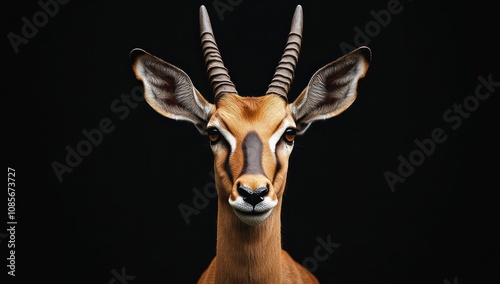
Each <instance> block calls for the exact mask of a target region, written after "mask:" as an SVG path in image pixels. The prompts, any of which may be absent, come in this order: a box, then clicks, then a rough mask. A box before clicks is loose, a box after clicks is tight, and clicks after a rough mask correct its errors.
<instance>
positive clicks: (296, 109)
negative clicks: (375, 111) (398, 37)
mask: <svg viewBox="0 0 500 284" xmlns="http://www.w3.org/2000/svg"><path fill="white" fill-rule="evenodd" d="M370 60H371V51H370V49H369V48H368V47H360V48H358V49H355V50H354V51H352V52H351V53H349V54H347V55H344V56H342V57H341V58H339V59H337V60H335V61H333V62H331V63H329V64H327V65H325V66H324V67H322V68H321V69H319V70H318V71H317V72H316V73H314V75H313V76H312V78H311V80H310V81H309V84H308V85H307V87H306V88H305V89H304V91H302V93H301V94H300V95H299V96H298V97H297V99H296V100H295V101H294V102H293V103H290V110H291V112H292V115H293V117H294V119H295V123H296V125H297V133H298V134H301V133H303V132H304V131H305V130H306V129H307V128H308V127H309V125H310V124H311V123H312V122H313V121H315V120H320V119H327V118H330V117H333V116H336V115H339V114H340V113H342V112H343V111H344V110H346V109H347V108H348V107H349V106H350V105H351V104H352V103H353V102H354V100H355V99H356V95H357V87H358V80H359V79H360V78H363V77H364V75H365V73H366V71H367V70H368V66H369V64H370Z"/></svg>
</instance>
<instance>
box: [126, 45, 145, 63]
mask: <svg viewBox="0 0 500 284" xmlns="http://www.w3.org/2000/svg"><path fill="white" fill-rule="evenodd" d="M143 54H146V51H144V50H143V49H141V48H134V49H132V50H131V51H130V54H129V56H130V59H131V60H132V62H134V61H135V60H136V59H137V58H138V57H139V56H141V55H143Z"/></svg>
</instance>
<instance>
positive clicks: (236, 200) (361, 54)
mask: <svg viewBox="0 0 500 284" xmlns="http://www.w3.org/2000/svg"><path fill="white" fill-rule="evenodd" d="M200 29H201V36H200V37H201V43H202V49H203V53H204V56H205V63H206V67H207V73H208V76H209V78H210V82H211V84H212V89H213V91H214V96H215V99H214V103H213V104H212V103H210V102H208V101H207V100H206V99H205V98H204V97H203V96H202V95H201V94H200V93H199V92H198V90H197V89H196V88H195V87H194V85H193V83H192V82H191V79H190V78H189V76H188V75H187V74H186V73H184V71H182V70H181V69H180V68H178V67H176V66H174V65H172V64H170V63H167V62H165V61H163V60H161V59H160V58H158V57H156V56H153V55H151V54H149V53H147V52H146V51H144V50H141V49H134V50H132V52H131V59H132V67H133V70H134V72H135V75H136V77H137V79H138V80H140V81H141V82H142V83H143V86H144V96H145V99H146V101H147V102H148V103H149V104H150V105H151V107H152V108H153V109H155V110H156V111H157V112H158V113H160V114H162V115H164V116H166V117H168V118H172V119H179V120H185V121H189V122H191V123H193V124H194V125H195V126H196V128H197V129H198V130H199V131H200V133H201V134H204V135H207V136H208V138H209V140H210V145H211V148H212V151H213V153H214V157H215V159H214V162H215V172H216V175H217V178H216V182H217V190H218V193H219V200H227V201H228V203H229V205H230V206H231V207H232V208H233V209H234V212H235V214H236V216H237V217H238V218H239V219H240V220H241V221H242V222H244V223H245V224H248V225H252V226H255V225H258V224H260V223H262V222H264V221H265V220H266V218H267V217H269V216H270V214H271V213H272V211H273V208H275V207H276V206H277V205H278V204H280V199H281V197H282V195H283V190H284V187H285V180H286V173H287V169H288V158H289V156H290V153H291V151H292V148H293V143H294V142H293V141H294V138H295V135H299V134H303V133H304V132H305V130H306V129H307V128H308V127H309V125H310V124H311V123H312V122H313V121H315V120H323V119H327V118H330V117H334V116H336V115H338V114H340V113H342V112H343V111H344V110H345V109H347V108H348V107H349V106H350V105H351V104H352V103H353V102H354V99H355V98H356V95H357V86H358V81H359V79H360V78H363V77H364V75H365V73H366V71H367V69H368V66H369V62H370V59H371V52H370V49H368V48H367V47H360V48H358V49H356V50H354V51H352V52H351V53H349V54H347V55H344V56H342V57H341V58H339V59H337V60H335V61H333V62H331V63H329V64H327V65H325V66H323V67H322V68H320V69H319V70H318V71H317V72H316V73H314V74H313V76H312V77H311V80H310V81H309V84H308V85H307V86H306V88H305V89H304V90H303V91H302V93H301V94H300V95H299V96H298V97H297V98H296V99H295V100H294V101H293V102H291V103H289V102H288V98H287V94H288V90H289V88H290V84H291V81H292V78H293V73H294V71H295V65H296V63H297V61H298V56H299V50H300V46H301V40H302V8H301V6H297V9H296V10H295V14H294V16H293V20H292V27H291V29H290V33H289V36H288V41H287V44H286V47H285V51H284V54H283V57H282V58H281V61H280V62H279V64H278V67H277V68H276V72H275V74H274V76H273V79H272V81H271V83H270V84H269V88H268V90H267V92H266V94H265V95H264V96H261V97H242V96H240V95H238V92H237V91H236V88H235V86H234V84H233V83H232V82H231V79H230V76H229V74H228V70H227V69H226V68H225V67H224V64H223V62H222V58H221V55H220V53H219V49H218V48H217V44H216V43H215V38H214V35H213V32H212V26H211V24H210V19H209V17H208V13H207V11H206V9H205V7H204V6H201V8H200Z"/></svg>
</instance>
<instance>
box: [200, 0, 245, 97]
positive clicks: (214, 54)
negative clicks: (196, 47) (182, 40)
mask: <svg viewBox="0 0 500 284" xmlns="http://www.w3.org/2000/svg"><path fill="white" fill-rule="evenodd" d="M200 38H201V46H202V49H203V55H204V57H205V64H206V66H207V73H208V77H209V79H210V83H211V84H212V89H213V92H214V97H215V101H217V100H218V99H219V98H220V97H221V96H222V95H224V94H226V93H238V92H237V91H236V87H235V86H234V84H233V82H231V77H230V76H229V73H228V70H227V68H226V67H224V62H222V57H221V55H220V52H219V48H217V43H216V42H215V37H214V33H213V30H212V24H211V23H210V17H209V16H208V12H207V9H206V8H205V6H204V5H201V7H200Z"/></svg>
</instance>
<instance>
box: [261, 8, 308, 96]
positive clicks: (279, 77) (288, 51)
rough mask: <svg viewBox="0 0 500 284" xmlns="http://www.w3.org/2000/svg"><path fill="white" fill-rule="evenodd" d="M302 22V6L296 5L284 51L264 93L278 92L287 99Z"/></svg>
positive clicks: (299, 42) (295, 62) (299, 44)
mask: <svg viewBox="0 0 500 284" xmlns="http://www.w3.org/2000/svg"><path fill="white" fill-rule="evenodd" d="M303 22H304V15H303V12H302V6H300V5H297V8H295V13H294V14H293V19H292V25H291V28H290V33H289V34H288V40H287V43H286V47H285V51H284V53H283V56H282V57H281V60H280V62H279V64H278V67H276V71H275V73H274V76H273V79H272V81H271V84H269V87H268V89H267V92H266V94H278V95H280V96H282V97H283V98H284V99H285V100H288V99H287V95H288V91H289V90H290V85H291V84H292V80H293V75H294V73H295V66H296V65H297V62H298V61H299V53H300V47H301V45H302V27H303Z"/></svg>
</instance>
